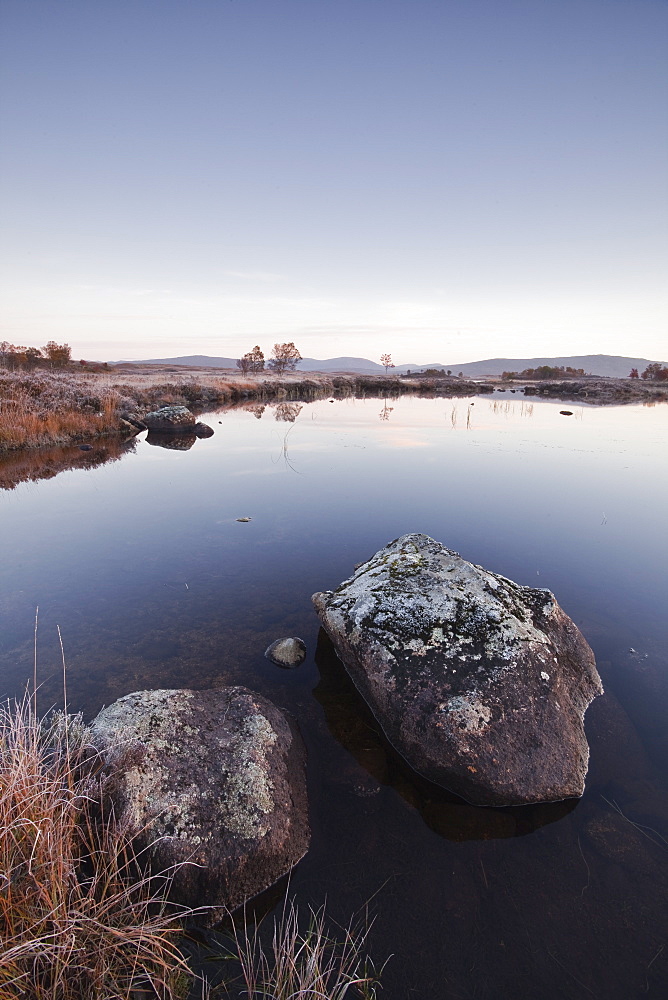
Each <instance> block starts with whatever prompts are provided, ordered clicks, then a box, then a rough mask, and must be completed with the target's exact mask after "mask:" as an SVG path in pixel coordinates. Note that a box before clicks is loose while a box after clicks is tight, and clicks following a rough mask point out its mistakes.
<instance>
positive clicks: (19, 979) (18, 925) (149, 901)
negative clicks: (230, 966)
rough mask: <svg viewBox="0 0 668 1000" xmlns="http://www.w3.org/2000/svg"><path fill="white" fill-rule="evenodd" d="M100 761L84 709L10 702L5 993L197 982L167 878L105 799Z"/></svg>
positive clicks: (104, 990) (96, 992)
mask: <svg viewBox="0 0 668 1000" xmlns="http://www.w3.org/2000/svg"><path fill="white" fill-rule="evenodd" d="M97 764H98V759H97V755H96V753H95V750H94V749H93V747H92V746H91V745H90V741H89V738H88V730H87V729H86V728H85V727H84V726H83V725H82V723H81V720H80V719H79V718H78V717H72V716H66V715H63V714H60V715H57V716H55V717H54V718H53V719H52V721H51V723H50V724H48V725H45V724H44V723H43V722H40V721H39V720H38V719H37V717H36V715H35V710H34V704H33V701H32V699H30V698H26V699H24V700H23V701H22V702H20V703H18V704H11V703H10V704H6V705H5V706H3V707H2V708H1V709H0V941H1V942H2V948H1V951H0V996H2V998H3V1000H14V998H16V1000H18V998H23V1000H83V998H86V1000H131V998H132V997H134V996H139V995H142V996H143V995H147V996H148V995H150V996H152V997H154V998H158V1000H177V998H181V997H184V996H185V994H186V993H187V990H188V987H189V984H190V983H191V981H192V977H191V976H190V975H189V974H188V971H187V968H186V966H185V963H184V961H183V959H182V958H181V955H180V953H179V951H178V948H177V935H178V934H179V930H180V927H179V922H178V919H177V916H176V915H175V914H174V913H173V911H172V912H170V911H169V910H168V909H167V907H166V903H165V897H166V892H167V890H168V881H167V880H166V879H165V878H155V877H152V876H150V875H149V874H148V873H147V871H146V870H145V867H144V865H143V864H142V859H141V858H137V857H136V855H135V854H134V853H133V850H132V844H131V841H130V839H129V837H128V836H127V833H126V831H125V830H124V829H123V828H122V827H120V826H119V824H118V823H117V822H116V821H115V818H114V816H113V814H112V813H109V812H107V813H105V812H104V810H103V809H102V807H101V805H100V802H101V795H100V781H99V779H98V777H97V775H96V771H97ZM144 989H147V990H148V992H147V993H146V994H144V993H143V992H136V991H142V990H144Z"/></svg>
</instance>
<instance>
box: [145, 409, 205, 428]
mask: <svg viewBox="0 0 668 1000" xmlns="http://www.w3.org/2000/svg"><path fill="white" fill-rule="evenodd" d="M142 421H143V423H144V424H146V426H147V427H148V429H149V430H150V431H170V432H171V433H174V432H179V431H185V432H186V433H187V434H194V433H195V426H196V421H195V416H194V414H193V413H191V412H190V410H189V409H188V407H187V406H161V407H160V409H159V410H153V411H152V412H151V413H147V414H146V416H145V417H142Z"/></svg>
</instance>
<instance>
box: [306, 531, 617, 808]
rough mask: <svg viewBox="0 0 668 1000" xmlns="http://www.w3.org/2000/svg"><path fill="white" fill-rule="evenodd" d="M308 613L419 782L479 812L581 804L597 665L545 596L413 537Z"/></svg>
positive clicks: (320, 597)
mask: <svg viewBox="0 0 668 1000" xmlns="http://www.w3.org/2000/svg"><path fill="white" fill-rule="evenodd" d="M313 602H314V604H315V608H316V611H317V613H318V615H319V617H320V620H321V621H322V624H323V626H324V628H325V630H326V631H327V633H328V635H329V637H330V638H331V640H332V642H333V644H334V646H335V648H336V651H337V653H338V655H339V657H340V659H341V660H342V661H343V663H344V664H345V666H346V668H347V670H348V672H349V674H350V676H351V677H352V679H353V681H354V683H355V685H356V687H357V689H358V690H359V692H360V694H361V695H362V697H363V698H364V699H365V700H366V702H367V703H368V705H369V707H370V708H371V710H372V712H373V713H374V715H375V716H376V718H377V720H378V722H379V723H380V725H381V727H382V729H383V731H384V733H385V735H386V736H387V738H388V739H389V741H390V742H391V743H392V744H393V746H394V747H395V748H396V749H397V750H398V751H399V753H400V754H402V755H403V756H404V757H405V759H406V760H407V761H408V763H409V764H410V765H411V766H412V767H413V768H414V769H415V770H416V771H418V772H419V773H420V774H422V775H424V776H425V777H426V778H428V779H430V780H431V781H434V782H436V783H438V784H440V785H442V786H444V787H446V788H448V789H450V790H452V791H454V792H456V793H457V794H458V795H460V796H462V797H463V798H465V799H467V800H468V801H469V802H472V803H474V804H477V805H496V806H501V805H520V804H524V803H530V802H550V801H558V800H561V799H566V798H572V797H578V796H580V795H582V792H583V790H584V782H585V776H586V773H587V766H588V761H589V747H588V744H587V740H586V737H585V733H584V713H585V710H586V708H587V706H588V705H589V704H590V703H591V701H592V700H593V699H594V698H595V697H596V696H597V695H598V694H601V693H602V686H601V680H600V677H599V675H598V672H597V670H596V665H595V662H594V655H593V653H592V651H591V649H590V648H589V646H588V644H587V642H586V640H585V639H584V637H583V636H582V634H581V633H580V632H579V630H578V629H577V627H576V626H575V624H574V623H573V622H572V621H571V619H570V618H569V617H568V616H567V615H566V613H565V612H564V611H563V610H562V608H560V606H559V605H558V603H557V601H556V599H555V598H554V596H553V595H552V594H551V593H550V592H549V591H548V590H536V589H533V588H531V587H523V586H520V585H518V584H516V583H513V581H512V580H508V579H506V578H505V577H502V576H498V575H497V574H496V573H492V572H490V571H488V570H486V569H483V567H481V566H476V565H474V564H473V563H470V562H467V561H466V560H465V559H462V558H461V556H459V555H458V554H457V553H456V552H453V551H451V550H450V549H447V548H446V547H445V546H443V545H441V544H440V543H439V542H436V541H434V540H433V539H432V538H429V537H428V536H427V535H422V534H409V535H403V536H402V537H401V538H398V539H396V540H395V541H393V542H391V543H390V544H389V545H387V546H386V547H385V548H383V549H381V550H380V551H379V552H377V553H376V555H374V556H373V557H372V558H371V559H369V560H368V562H365V563H362V564H361V565H360V566H359V567H358V568H357V569H356V571H355V573H354V574H353V576H352V577H350V579H348V580H345V581H344V582H343V583H342V584H341V585H340V586H339V587H338V588H337V589H336V590H334V591H326V592H324V593H319V594H315V595H314V596H313Z"/></svg>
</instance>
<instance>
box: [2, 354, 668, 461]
mask: <svg viewBox="0 0 668 1000" xmlns="http://www.w3.org/2000/svg"><path fill="white" fill-rule="evenodd" d="M494 391H498V392H510V393H516V394H518V395H524V396H529V397H531V398H542V399H553V400H563V401H565V402H581V403H586V404H589V405H599V406H610V405H624V404H629V403H649V404H653V403H656V402H665V401H668V387H665V386H664V385H663V384H662V383H657V382H643V381H639V380H637V379H630V378H624V379H614V378H607V377H604V376H584V377H580V378H574V379H568V380H565V379H559V380H549V381H538V380H528V379H521V380H507V379H501V378H491V377H485V378H480V379H476V380H473V379H464V378H458V377H456V376H440V377H439V376H428V377H426V376H423V375H415V376H382V375H362V374H357V373H354V372H340V373H327V374H325V373H320V372H308V373H304V372H284V373H282V374H280V375H278V374H273V373H271V372H260V373H256V374H242V373H241V372H238V371H235V370H233V369H226V368H194V367H189V366H175V365H140V364H133V363H125V364H120V365H116V366H114V368H113V369H111V370H110V371H101V372H95V373H93V372H81V370H80V369H78V368H77V369H74V368H73V367H72V368H68V369H65V370H62V371H59V372H58V373H57V374H56V373H54V372H52V371H48V370H45V369H38V370H35V371H32V372H9V371H3V370H0V456H7V455H10V454H15V455H16V454H17V453H19V454H20V453H21V452H24V451H33V450H34V449H37V448H45V447H54V446H65V447H66V446H76V445H80V444H81V443H83V442H90V441H97V442H99V441H102V440H105V439H107V440H111V441H116V442H121V443H123V442H127V441H129V440H130V439H132V438H133V437H134V436H135V435H136V434H137V433H138V431H137V428H136V427H134V426H133V425H132V421H133V420H137V421H141V419H142V417H143V416H145V415H146V414H147V413H149V412H151V411H152V410H154V409H157V408H159V407H160V406H165V405H170V404H181V405H185V406H188V407H189V408H190V409H192V410H193V411H194V412H196V413H197V412H202V411H203V410H206V409H213V408H215V407H216V406H221V405H225V404H226V403H229V404H235V403H243V402H250V401H258V402H261V401H263V400H266V401H278V402H280V401H295V402H296V401H301V402H308V401H310V400H314V399H318V398H326V397H327V396H331V397H333V398H338V399H341V398H345V397H350V396H357V397H360V398H364V397H378V398H383V397H392V396H398V395H411V394H415V395H418V396H438V397H442V398H455V397H461V396H478V395H487V394H490V393H492V392H494Z"/></svg>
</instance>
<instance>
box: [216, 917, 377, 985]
mask: <svg viewBox="0 0 668 1000" xmlns="http://www.w3.org/2000/svg"><path fill="white" fill-rule="evenodd" d="M368 933H369V930H368V928H367V929H366V930H355V929H354V928H352V927H350V926H349V927H347V928H345V929H343V931H342V940H335V939H333V938H332V937H330V936H329V934H328V933H327V929H326V921H325V909H324V907H321V908H320V909H319V910H317V911H315V912H314V911H313V910H311V911H310V920H309V923H308V927H307V928H306V930H305V931H303V932H302V931H300V928H299V914H298V910H297V906H296V904H295V903H294V902H292V903H290V904H289V905H287V904H286V905H285V906H284V908H283V912H282V914H281V916H280V917H279V918H278V919H276V920H275V921H274V929H273V936H272V940H271V948H270V950H265V948H264V947H263V945H262V942H261V939H260V930H259V928H254V929H252V930H250V929H249V927H248V925H247V924H244V925H243V928H242V929H241V930H239V929H238V928H237V929H236V930H235V948H236V952H237V957H238V959H239V960H240V962H241V971H242V981H243V982H242V984H241V986H240V988H238V989H236V990H235V992H234V995H235V996H238V997H241V998H242V1000H345V998H347V1000H373V998H375V996H376V988H377V987H378V985H379V979H378V976H377V975H376V974H375V973H374V971H373V969H372V968H371V965H370V962H369V959H368V958H367V956H366V954H365V951H364V949H365V944H366V940H367V937H368ZM381 971H382V970H381Z"/></svg>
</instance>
